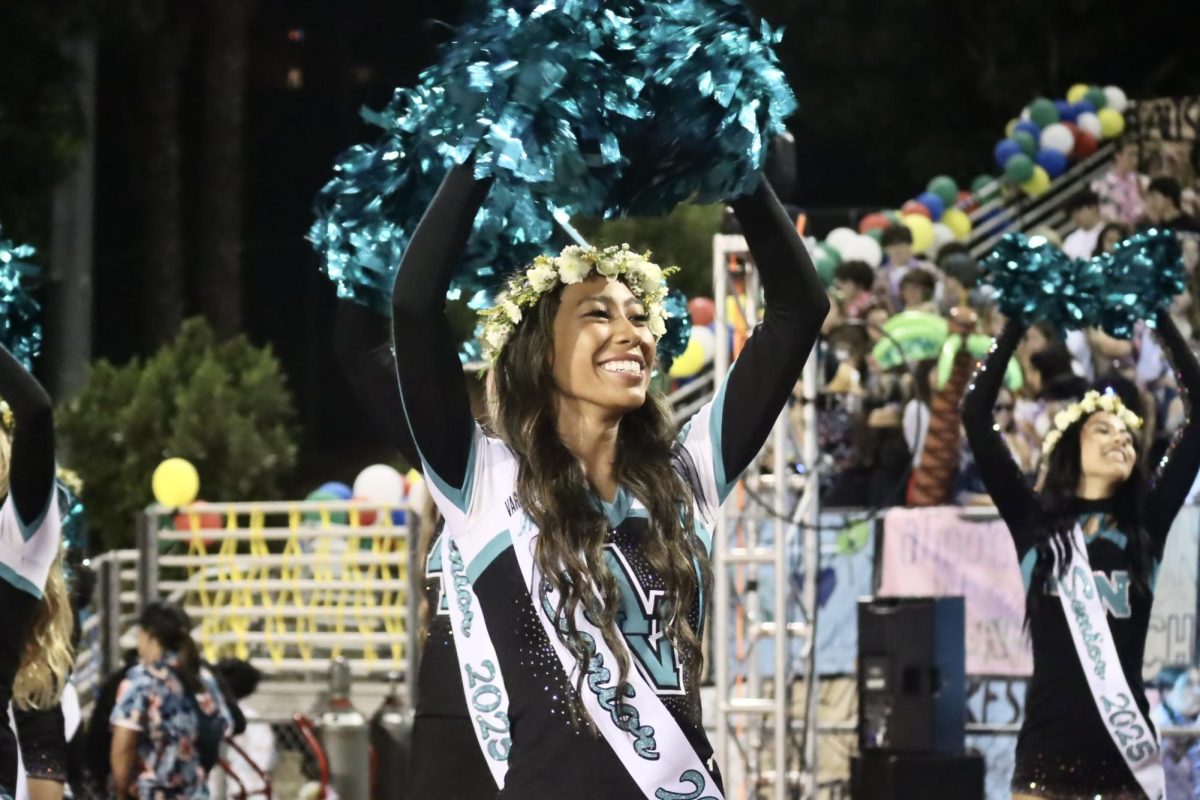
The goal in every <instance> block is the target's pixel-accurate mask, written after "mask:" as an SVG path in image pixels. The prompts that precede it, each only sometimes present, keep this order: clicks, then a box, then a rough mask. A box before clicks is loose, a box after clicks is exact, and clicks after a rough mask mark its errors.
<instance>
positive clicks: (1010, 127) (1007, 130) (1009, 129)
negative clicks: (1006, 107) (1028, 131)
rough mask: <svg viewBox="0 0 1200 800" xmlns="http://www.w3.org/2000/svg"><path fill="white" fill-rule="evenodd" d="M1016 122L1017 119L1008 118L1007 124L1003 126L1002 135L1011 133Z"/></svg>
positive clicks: (1014, 128)
mask: <svg viewBox="0 0 1200 800" xmlns="http://www.w3.org/2000/svg"><path fill="white" fill-rule="evenodd" d="M1017 122H1019V120H1015V119H1010V120H1009V121H1008V124H1007V125H1005V126H1004V135H1005V136H1012V135H1013V131H1015V130H1016V129H1017Z"/></svg>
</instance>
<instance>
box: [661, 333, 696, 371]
mask: <svg viewBox="0 0 1200 800" xmlns="http://www.w3.org/2000/svg"><path fill="white" fill-rule="evenodd" d="M703 367H704V348H703V347H701V346H700V343H699V342H697V341H696V340H695V339H691V340H690V341H688V345H687V347H685V348H684V350H683V352H682V353H680V354H679V358H677V359H675V361H674V362H672V364H671V371H670V372H669V373H667V374H668V375H670V376H671V377H672V378H690V377H692V376H693V375H695V374H696V373H697V372H699V371H700V370H701V369H702V368H703Z"/></svg>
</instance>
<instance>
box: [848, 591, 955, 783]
mask: <svg viewBox="0 0 1200 800" xmlns="http://www.w3.org/2000/svg"><path fill="white" fill-rule="evenodd" d="M965 637H966V620H965V614H964V606H963V598H961V597H879V598H866V599H863V600H859V602H858V746H859V750H860V751H861V752H863V753H866V752H868V751H870V750H873V749H877V750H889V751H900V752H929V753H942V754H946V755H958V754H960V753H962V751H963V745H964V740H965V736H966V718H967V712H966V700H967V696H966V674H965V673H966V641H965ZM914 796H915V795H914Z"/></svg>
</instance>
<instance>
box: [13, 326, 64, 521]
mask: <svg viewBox="0 0 1200 800" xmlns="http://www.w3.org/2000/svg"><path fill="white" fill-rule="evenodd" d="M0 398H3V399H4V400H6V401H7V402H8V405H9V408H11V409H12V414H13V422H14V428H15V430H14V431H13V434H12V461H11V462H10V463H9V464H8V485H9V492H10V495H11V497H12V500H13V503H15V504H16V511H17V514H18V517H19V519H20V520H21V522H22V523H23V524H25V525H34V524H35V523H37V522H38V521H39V520H40V519H41V517H42V514H43V513H45V511H46V509H47V507H49V505H50V500H51V489H52V488H53V487H54V409H53V406H52V404H51V403H50V396H49V395H48V394H46V390H45V389H43V388H42V385H41V384H40V383H38V382H37V379H36V378H34V377H33V375H31V374H29V370H27V369H25V367H24V366H22V365H21V362H19V361H17V359H15V358H14V357H13V354H12V353H10V352H8V350H7V349H6V348H4V347H3V346H0Z"/></svg>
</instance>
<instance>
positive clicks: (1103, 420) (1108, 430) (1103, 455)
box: [1079, 411, 1137, 485]
mask: <svg viewBox="0 0 1200 800" xmlns="http://www.w3.org/2000/svg"><path fill="white" fill-rule="evenodd" d="M1136 461H1137V452H1136V451H1135V450H1134V448H1133V434H1132V433H1130V431H1129V429H1128V428H1127V427H1125V423H1124V422H1122V421H1121V418H1120V417H1118V416H1116V415H1115V414H1110V413H1108V412H1107V411H1097V412H1096V413H1094V414H1092V415H1091V416H1090V417H1088V419H1087V421H1086V422H1085V423H1084V424H1083V429H1082V430H1081V431H1080V433H1079V466H1080V470H1081V471H1082V473H1083V474H1084V475H1086V476H1088V477H1091V478H1100V479H1107V480H1110V481H1112V482H1113V483H1114V485H1119V484H1121V483H1124V482H1125V481H1126V480H1128V479H1129V476H1130V475H1131V474H1132V473H1133V467H1134V464H1135V463H1136Z"/></svg>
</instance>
